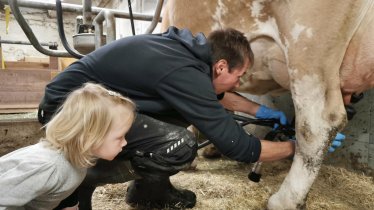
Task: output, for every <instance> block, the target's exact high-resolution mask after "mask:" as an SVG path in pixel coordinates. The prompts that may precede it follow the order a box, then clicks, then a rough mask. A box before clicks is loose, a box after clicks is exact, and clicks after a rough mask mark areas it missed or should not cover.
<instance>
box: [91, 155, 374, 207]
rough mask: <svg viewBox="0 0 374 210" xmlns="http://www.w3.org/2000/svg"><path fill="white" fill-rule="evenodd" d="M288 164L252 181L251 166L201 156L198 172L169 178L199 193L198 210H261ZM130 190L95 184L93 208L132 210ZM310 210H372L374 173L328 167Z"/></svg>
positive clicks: (273, 165) (275, 165)
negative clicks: (249, 175) (128, 200)
mask: <svg viewBox="0 0 374 210" xmlns="http://www.w3.org/2000/svg"><path fill="white" fill-rule="evenodd" d="M290 163H291V162H290V161H282V162H276V163H267V164H263V170H262V171H263V176H262V179H261V181H260V182H259V183H253V182H251V181H249V180H248V178H247V175H248V172H249V171H250V168H251V166H250V165H249V164H243V163H238V162H234V161H230V160H227V159H219V160H205V159H202V158H199V162H198V165H197V169H196V170H195V171H185V172H180V173H178V174H177V175H175V176H173V177H172V178H171V180H172V182H173V183H174V184H175V185H177V186H179V187H181V188H188V189H190V190H192V191H194V192H195V193H196V195H197V200H198V202H197V204H196V207H195V208H194V209H196V210H203V209H204V210H206V209H235V210H241V209H243V210H244V209H246V210H247V209H253V210H258V209H265V207H266V202H267V199H268V198H269V196H270V195H271V194H273V193H274V192H275V191H276V190H277V189H278V188H279V186H280V184H281V182H282V181H283V179H284V177H285V176H286V174H287V172H288V170H289V168H290ZM126 188H127V184H126V183H124V184H116V185H105V186H103V187H99V188H97V189H96V191H95V193H94V195H93V206H94V208H93V209H95V210H104V209H112V210H126V209H132V208H131V207H129V206H128V205H127V204H126V203H125V199H124V198H125V193H126ZM307 209H311V210H315V209H334V210H355V209H357V210H365V209H367V210H372V209H374V181H373V177H368V176H365V175H363V174H357V173H354V172H350V171H347V170H346V169H343V168H337V167H333V166H326V165H324V166H322V168H321V171H320V173H319V176H318V178H317V180H316V181H315V183H314V184H313V186H312V189H311V191H310V193H309V197H308V201H307Z"/></svg>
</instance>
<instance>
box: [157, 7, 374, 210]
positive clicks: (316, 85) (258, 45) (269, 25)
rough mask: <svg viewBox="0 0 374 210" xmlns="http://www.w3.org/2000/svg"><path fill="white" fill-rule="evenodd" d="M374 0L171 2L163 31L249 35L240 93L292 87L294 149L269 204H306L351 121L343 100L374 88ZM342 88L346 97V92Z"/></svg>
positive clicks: (279, 206)
mask: <svg viewBox="0 0 374 210" xmlns="http://www.w3.org/2000/svg"><path fill="white" fill-rule="evenodd" d="M373 19H374V0H357V1H356V0H355V1H353V0H352V1H341V0H308V1H300V0H273V1H271V0H217V1H210V0H169V1H168V2H167V5H166V7H165V8H164V13H163V29H165V28H166V27H167V26H169V25H174V26H177V27H179V28H189V29H191V30H192V31H193V32H194V33H196V32H203V33H205V34H208V33H209V32H210V31H212V30H215V29H219V28H225V27H232V28H235V29H238V30H240V31H242V32H244V33H245V34H246V36H247V37H248V39H249V40H250V41H251V45H252V48H253V51H254V53H255V66H254V69H252V70H251V72H250V74H249V76H248V77H247V78H244V79H245V80H246V81H245V84H244V85H243V86H242V89H241V90H242V91H248V92H250V93H252V94H260V93H261V94H263V93H266V92H268V91H272V90H275V89H279V88H287V89H289V90H290V91H291V94H292V99H293V102H294V106H295V116H296V138H297V146H296V154H295V156H294V160H293V164H292V166H291V169H290V172H289V174H288V175H287V177H286V178H285V180H284V181H283V183H282V185H281V187H280V189H279V190H278V192H276V193H275V194H273V195H272V196H271V197H270V199H269V201H268V208H269V209H276V210H279V209H300V208H304V207H305V200H306V198H307V194H308V192H309V190H310V187H311V185H312V184H313V182H314V180H315V178H316V176H317V174H318V171H319V169H320V166H321V164H322V161H323V156H324V154H325V153H326V151H327V147H328V145H329V143H330V142H331V140H332V139H333V137H334V136H335V135H336V133H337V132H338V131H339V130H341V129H342V128H343V127H344V126H345V124H346V121H347V120H346V112H345V109H344V103H343V98H344V101H345V102H348V101H349V100H350V96H351V94H353V93H360V92H363V91H365V90H367V89H369V88H372V87H374V69H373V68H374V65H373V62H374V39H373V37H374V20H373ZM342 94H343V97H342Z"/></svg>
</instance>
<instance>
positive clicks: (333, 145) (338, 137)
mask: <svg viewBox="0 0 374 210" xmlns="http://www.w3.org/2000/svg"><path fill="white" fill-rule="evenodd" d="M344 139H345V135H344V134H342V133H338V134H336V136H335V139H334V140H333V141H332V143H331V146H330V147H329V153H332V152H334V151H335V149H336V148H338V147H340V146H341V145H342V142H343V141H344Z"/></svg>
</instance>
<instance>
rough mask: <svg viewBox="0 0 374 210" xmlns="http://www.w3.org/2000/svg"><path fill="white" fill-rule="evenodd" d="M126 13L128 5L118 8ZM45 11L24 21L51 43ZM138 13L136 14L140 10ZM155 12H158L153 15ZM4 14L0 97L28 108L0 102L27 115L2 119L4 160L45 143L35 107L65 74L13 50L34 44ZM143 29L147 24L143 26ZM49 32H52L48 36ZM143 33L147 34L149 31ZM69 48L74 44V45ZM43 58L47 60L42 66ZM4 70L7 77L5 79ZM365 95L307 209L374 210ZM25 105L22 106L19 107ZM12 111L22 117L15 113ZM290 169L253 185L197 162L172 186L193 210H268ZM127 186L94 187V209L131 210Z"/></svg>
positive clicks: (232, 165) (371, 96)
mask: <svg viewBox="0 0 374 210" xmlns="http://www.w3.org/2000/svg"><path fill="white" fill-rule="evenodd" d="M0 2H1V3H2V4H0V5H2V6H3V5H4V4H7V3H8V1H3V0H2V1H0ZM22 2H24V1H18V3H19V4H22ZM65 2H68V1H65ZM80 2H81V1H76V2H75V3H78V4H79V3H80ZM105 2H106V3H105ZM108 2H109V1H97V2H95V3H97V4H98V5H102V6H108ZM144 2H146V1H144ZM68 3H69V2H68ZM72 3H74V1H72ZM124 3H126V2H124ZM156 3H157V2H156V1H154V2H153V3H152V4H150V5H151V6H149V5H148V7H153V10H154V9H155V8H156ZM145 5H146V4H145V3H144V5H140V6H138V9H139V8H143V10H144V8H147V6H145ZM110 6H112V5H110ZM117 6H118V5H117ZM127 6H128V5H126V4H125V5H122V6H121V8H122V9H123V8H126V7H127ZM48 8H49V7H47V8H44V9H37V8H33V9H26V10H25V11H27V12H26V13H27V17H28V18H29V19H30V20H31V21H30V22H32V24H33V25H34V26H33V28H34V29H36V30H35V31H36V33H35V34H36V35H40V34H52V35H49V36H47V39H48V40H43V41H47V42H49V41H51V40H53V39H55V37H58V35H57V34H56V30H57V26H56V23H55V22H54V21H51V20H50V16H52V17H53V15H54V14H53V12H51V11H52V10H51V9H48ZM135 8H136V7H135ZM141 10H142V9H139V11H141ZM150 10H151V11H152V12H153V10H152V9H150ZM1 11H2V12H1V16H0V26H1V27H0V28H2V29H5V28H10V30H9V34H4V32H3V31H2V32H1V38H2V40H3V41H2V43H3V44H2V49H3V59H1V60H4V61H5V62H4V63H5V66H8V68H6V69H0V70H1V71H2V72H1V73H3V76H2V77H1V79H3V82H1V90H0V91H1V93H2V99H4V98H5V96H9V95H13V96H14V95H15V94H22V97H13V99H12V100H16V99H17V100H18V99H19V98H22V99H23V101H21V102H19V101H17V102H14V101H13V102H5V101H4V100H2V101H1V104H0V105H5V106H4V107H5V108H4V107H3V106H2V107H3V109H2V110H3V113H9V112H12V113H15V112H26V114H11V115H9V114H2V115H1V120H0V129H1V133H2V135H1V136H0V143H1V146H0V155H3V154H5V153H7V152H10V151H12V150H14V149H17V148H19V147H22V146H25V145H29V144H32V143H35V142H36V141H37V140H38V139H39V138H40V137H42V136H43V132H42V130H40V125H39V123H38V122H37V121H36V115H35V108H36V106H37V103H38V99H39V100H40V97H41V95H42V91H43V89H44V85H45V84H46V83H47V82H48V81H49V80H50V79H51V78H53V75H54V74H56V73H58V71H61V70H62V69H63V68H61V67H60V68H59V67H58V65H56V62H57V61H54V60H53V57H54V56H51V58H52V59H50V57H45V56H44V57H43V55H41V54H40V53H38V52H36V51H35V50H33V48H32V47H29V46H23V45H17V47H15V45H14V44H10V43H6V42H5V41H4V40H11V39H12V38H15V39H17V40H22V41H24V42H29V40H28V39H27V38H26V36H24V35H23V34H24V33H23V32H22V30H21V29H20V27H19V25H18V24H17V21H16V20H15V19H14V18H13V17H12V16H10V21H9V24H10V26H8V27H7V26H6V22H7V21H6V19H7V18H6V12H5V10H1ZM148 11H149V10H148ZM71 13H73V12H71V11H70V13H69V12H68V14H64V15H70V16H71V17H70V19H69V18H68V21H65V24H66V25H67V26H68V28H70V29H69V30H67V32H68V33H67V34H68V36H67V37H68V38H71V37H72V36H73V34H74V32H75V27H74V21H75V20H74V17H75V15H76V14H71ZM148 20H152V19H148ZM138 24H143V25H144V22H141V23H138ZM127 25H128V26H130V25H131V24H130V23H129V22H127ZM46 26H49V30H48V29H47V28H48V27H46ZM142 27H143V31H144V30H145V29H146V28H147V27H145V26H142ZM128 28H130V27H128ZM117 31H119V35H118V34H117V35H116V37H117V38H118V37H122V36H126V33H125V32H123V31H121V30H117ZM128 31H129V30H128ZM127 35H130V34H129V33H128V34H127ZM13 41H14V40H13ZM53 41H55V42H57V43H59V46H61V45H62V43H61V42H60V41H59V40H53ZM68 41H69V42H72V40H68ZM33 51H34V52H33ZM30 52H32V53H30ZM30 57H37V59H35V58H33V59H30ZM39 57H42V58H41V59H39ZM12 62H14V63H12ZM12 65H13V67H12ZM6 70H8V72H5V73H4V71H6ZM22 72H25V73H22ZM35 74H36V75H38V76H34V77H32V79H30V77H31V76H30V75H35ZM4 75H7V76H4ZM9 75H10V76H9ZM41 75H42V76H41ZM43 75H44V76H43ZM12 79H13V80H12ZM5 81H6V82H7V83H5ZM36 81H38V82H36ZM10 86H12V87H10ZM30 95H32V97H31V98H32V99H33V102H32V103H30V101H29V98H30ZM365 95H366V96H365V98H364V100H363V101H362V102H360V103H358V104H357V105H355V108H356V110H357V111H358V113H357V115H356V116H355V118H354V119H353V120H352V121H351V122H350V123H349V124H348V126H347V127H346V128H345V130H344V131H343V133H344V134H346V136H347V139H346V141H345V143H344V146H343V147H342V148H340V149H339V150H338V151H337V152H335V153H333V154H330V155H328V156H326V159H325V165H324V166H323V167H322V169H321V171H320V173H319V176H318V179H317V181H316V182H315V183H314V185H313V187H312V190H311V192H310V194H309V199H308V203H307V207H308V209H373V208H374V200H373V199H374V181H373V168H374V123H373V122H374V114H373V112H374V111H373V110H374V109H373V104H374V103H373V102H374V92H373V91H369V92H367V93H365ZM38 97H39V98H38ZM253 97H254V98H255V99H256V100H260V101H261V100H266V101H269V100H271V102H275V103H274V105H275V106H276V107H278V108H280V109H282V110H292V109H290V107H292V104H290V103H289V101H290V100H289V96H287V95H285V96H282V97H275V98H271V99H269V98H267V99H263V98H260V97H256V96H253ZM8 98H9V97H8ZM284 101H288V103H284ZM9 104H12V106H9ZM20 104H23V105H22V106H20ZM25 104H27V105H25ZM285 104H286V105H285ZM282 106H283V107H282ZM20 107H21V108H20ZM15 108H16V109H17V111H14V110H15ZM10 110H11V111H10ZM289 166H290V161H289V160H286V161H282V162H276V163H271V164H265V165H264V166H263V176H262V180H261V181H260V183H253V182H251V181H249V180H248V178H247V175H248V172H249V171H250V169H251V165H246V164H242V163H237V162H234V161H230V160H227V159H225V158H220V159H218V160H206V159H203V158H202V157H199V158H198V164H197V168H196V170H191V171H184V172H180V173H179V174H177V175H175V176H173V177H172V181H173V182H174V183H176V185H177V186H180V187H183V188H189V189H192V190H193V191H194V192H195V193H196V194H197V196H198V203H197V205H196V207H195V209H264V208H265V205H266V201H267V199H268V197H269V196H270V195H271V194H272V193H274V192H275V191H276V190H277V188H278V187H279V185H280V183H281V182H282V180H283V179H284V177H285V175H286V174H287V171H288V169H289ZM126 186H127V184H126V183H124V184H117V185H106V186H102V187H99V188H97V190H96V191H95V194H94V197H93V203H94V209H131V208H130V207H128V206H127V205H126V204H125V201H124V194H125V192H126Z"/></svg>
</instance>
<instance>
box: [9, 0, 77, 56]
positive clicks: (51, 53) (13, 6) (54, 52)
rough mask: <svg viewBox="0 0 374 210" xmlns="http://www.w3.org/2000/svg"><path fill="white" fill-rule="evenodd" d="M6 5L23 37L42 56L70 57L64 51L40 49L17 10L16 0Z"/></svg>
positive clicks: (32, 33) (10, 0)
mask: <svg viewBox="0 0 374 210" xmlns="http://www.w3.org/2000/svg"><path fill="white" fill-rule="evenodd" d="M8 4H9V6H10V8H11V9H12V12H13V15H14V17H15V18H16V20H17V22H18V24H19V25H20V26H21V28H22V30H23V32H25V35H26V36H27V38H28V39H29V41H30V42H31V44H32V45H33V46H34V48H35V49H36V50H38V51H39V52H41V53H42V54H45V55H49V56H54V57H71V55H70V54H69V53H68V52H66V51H60V50H49V49H45V48H44V47H42V46H41V45H40V43H39V41H38V39H37V38H36V37H35V35H34V32H33V31H32V29H31V28H30V26H29V25H28V24H27V22H26V20H25V19H24V18H23V16H22V14H21V11H20V10H19V7H18V4H17V0H8Z"/></svg>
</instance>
